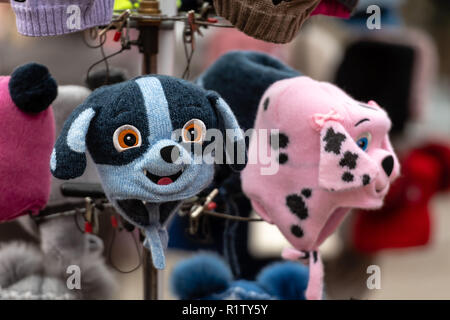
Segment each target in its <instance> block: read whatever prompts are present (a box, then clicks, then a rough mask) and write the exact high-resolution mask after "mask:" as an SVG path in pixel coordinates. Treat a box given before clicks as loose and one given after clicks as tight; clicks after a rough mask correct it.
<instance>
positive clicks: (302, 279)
mask: <svg viewBox="0 0 450 320" xmlns="http://www.w3.org/2000/svg"><path fill="white" fill-rule="evenodd" d="M170 280H171V287H172V291H173V293H174V294H175V295H176V296H177V297H178V298H180V299H182V300H186V299H199V300H305V289H306V286H307V284H308V268H307V267H306V266H304V265H302V264H301V263H295V262H291V261H289V262H278V263H271V264H270V265H268V266H266V267H264V268H263V269H262V270H261V271H260V272H259V274H258V275H257V276H256V279H255V281H249V280H244V279H239V280H234V279H233V275H232V273H231V270H230V268H229V266H228V265H227V264H226V263H225V262H224V261H223V260H222V259H221V257H219V256H217V255H215V254H213V253H209V252H205V253H200V254H197V255H195V256H193V257H191V258H189V259H186V260H183V261H181V262H180V263H178V264H177V265H176V266H175V267H174V269H173V272H172V275H171V279H170Z"/></svg>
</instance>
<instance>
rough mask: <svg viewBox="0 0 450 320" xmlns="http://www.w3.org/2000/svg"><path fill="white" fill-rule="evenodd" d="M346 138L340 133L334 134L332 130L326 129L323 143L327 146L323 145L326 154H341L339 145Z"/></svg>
mask: <svg viewBox="0 0 450 320" xmlns="http://www.w3.org/2000/svg"><path fill="white" fill-rule="evenodd" d="M345 139H346V137H345V135H343V134H342V133H340V132H335V131H334V130H333V128H328V130H327V133H326V135H325V137H324V138H323V141H325V142H326V143H327V144H326V145H325V151H326V152H333V153H335V154H340V153H341V145H342V143H343V142H344V141H345Z"/></svg>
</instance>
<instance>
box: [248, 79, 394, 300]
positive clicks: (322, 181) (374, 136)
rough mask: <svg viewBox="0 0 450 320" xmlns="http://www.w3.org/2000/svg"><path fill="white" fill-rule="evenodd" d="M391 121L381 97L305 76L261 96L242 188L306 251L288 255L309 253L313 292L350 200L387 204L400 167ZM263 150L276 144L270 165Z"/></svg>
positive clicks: (360, 204) (311, 294)
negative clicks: (366, 97) (323, 252)
mask: <svg viewBox="0 0 450 320" xmlns="http://www.w3.org/2000/svg"><path fill="white" fill-rule="evenodd" d="M390 125H391V123H390V120H389V118H388V116H387V114H386V112H385V111H383V110H382V109H381V108H380V107H379V106H378V105H377V104H376V103H375V102H373V101H370V102H369V103H362V102H358V101H356V100H353V99H352V98H351V97H349V96H348V95H347V94H346V93H344V92H343V91H342V90H340V89H339V88H337V87H336V86H334V85H332V84H329V83H325V82H318V81H315V80H312V79H310V78H308V77H304V76H300V77H295V78H291V79H286V80H281V81H278V82H276V83H275V84H273V85H272V86H271V87H269V89H268V90H267V91H266V92H265V93H264V95H263V97H262V99H261V103H260V107H259V109H258V114H257V117H256V121H255V127H254V128H255V129H257V130H256V131H255V133H254V134H253V135H252V137H251V140H250V146H249V164H248V166H247V167H246V169H244V171H243V172H242V175H241V178H242V188H243V190H244V192H245V193H246V195H247V196H248V197H249V198H250V199H251V201H252V205H253V208H254V209H255V210H256V212H257V213H258V214H259V215H260V216H261V217H262V218H263V219H265V220H266V221H268V222H270V223H273V224H275V225H277V227H278V228H279V229H280V231H281V233H283V235H284V236H285V237H286V239H287V240H288V241H289V242H290V243H291V245H292V246H293V247H294V248H295V249H297V250H301V251H303V250H304V251H307V252H306V253H303V254H302V253H300V252H299V251H297V253H295V252H294V251H292V250H288V251H285V252H284V254H283V256H284V257H285V258H288V259H293V258H294V259H299V258H301V257H303V258H306V257H310V259H309V260H310V276H311V278H310V282H309V285H308V290H307V292H306V294H307V297H308V299H316V298H320V297H321V296H322V294H321V282H320V281H321V280H320V278H321V276H322V271H321V267H320V257H318V255H317V251H316V250H317V248H318V247H319V246H320V245H321V244H322V243H323V241H324V240H325V239H326V238H327V237H328V236H329V235H330V234H331V233H332V232H333V231H334V230H335V229H336V228H337V227H338V225H339V224H340V222H341V221H342V220H343V218H344V217H345V215H346V213H347V212H348V211H349V209H350V208H365V209H374V208H379V207H381V206H382V204H383V198H384V196H385V195H386V193H387V191H388V189H389V186H390V183H391V182H392V181H393V180H394V179H395V178H396V177H397V176H398V175H399V164H398V160H397V157H396V155H395V153H394V152H393V150H392V147H391V144H390V142H389V137H388V131H389V128H390ZM261 129H265V130H261ZM273 129H276V130H278V132H272V133H271V132H270V131H271V130H273ZM256 148H258V149H256ZM257 150H270V151H268V152H270V156H269V158H270V160H271V163H270V166H269V165H268V164H267V162H268V161H267V159H264V160H262V159H259V158H258V151H257ZM264 152H266V151H264ZM260 153H261V151H260ZM275 164H278V166H277V165H275ZM277 167H278V168H277ZM269 169H271V171H269ZM276 169H278V170H276ZM310 252H311V253H312V254H310ZM309 254H310V255H309Z"/></svg>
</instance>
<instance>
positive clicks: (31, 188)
mask: <svg viewBox="0 0 450 320" xmlns="http://www.w3.org/2000/svg"><path fill="white" fill-rule="evenodd" d="M56 94H57V85H56V82H55V80H54V79H53V78H52V77H51V76H50V74H49V72H48V70H47V68H46V67H44V66H42V65H38V64H35V63H30V64H27V65H24V66H21V67H19V68H17V69H16V70H15V71H14V72H13V73H12V75H11V76H4V77H0V127H1V128H2V130H1V133H0V176H1V180H0V221H6V220H12V219H15V218H17V217H18V216H20V215H24V214H28V213H32V214H35V213H37V212H39V210H41V209H43V208H44V207H45V205H46V203H47V201H48V197H49V193H50V181H51V175H50V172H49V169H50V168H49V163H48V162H49V159H50V154H51V150H52V145H53V143H54V139H55V137H54V136H55V124H54V118H53V111H52V108H51V107H49V105H50V103H51V102H52V101H53V99H55V97H56Z"/></svg>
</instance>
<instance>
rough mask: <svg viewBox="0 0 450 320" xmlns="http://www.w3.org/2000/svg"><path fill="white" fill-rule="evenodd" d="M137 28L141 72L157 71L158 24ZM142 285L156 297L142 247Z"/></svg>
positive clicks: (145, 4)
mask: <svg viewBox="0 0 450 320" xmlns="http://www.w3.org/2000/svg"><path fill="white" fill-rule="evenodd" d="M139 12H140V13H143V14H152V15H158V14H160V13H161V12H160V11H159V1H153V0H142V1H141V2H140V7H139ZM138 29H139V39H138V42H139V51H140V52H141V53H142V55H143V60H142V74H155V73H157V59H156V58H157V54H158V31H159V24H158V23H154V22H153V23H151V22H145V21H140V22H139V24H138ZM143 250H144V253H143V261H142V269H143V280H144V283H143V287H144V300H157V299H158V270H157V269H156V268H155V267H154V266H153V262H152V255H151V252H150V251H149V250H148V249H147V248H143Z"/></svg>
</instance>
